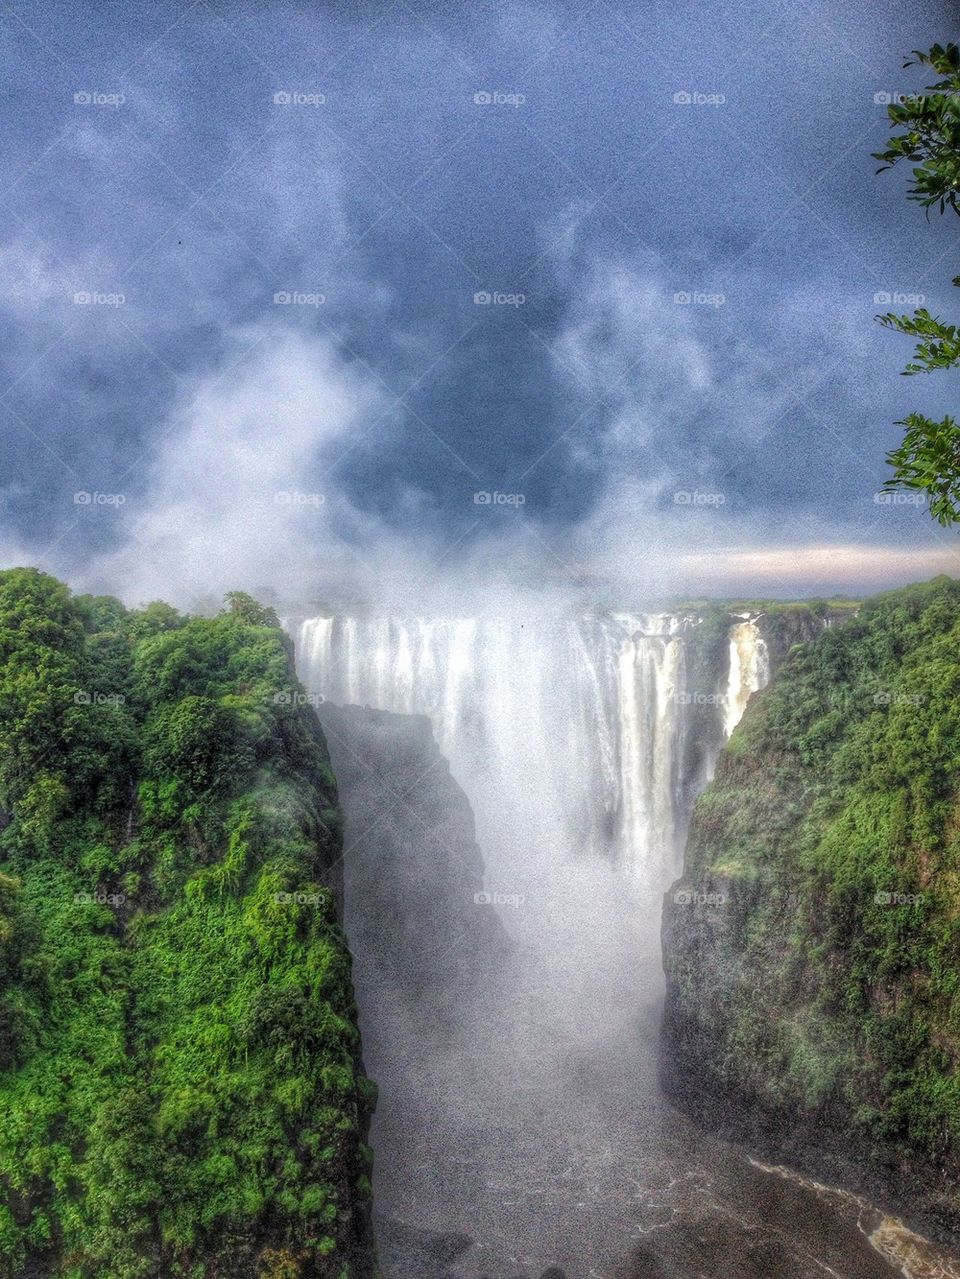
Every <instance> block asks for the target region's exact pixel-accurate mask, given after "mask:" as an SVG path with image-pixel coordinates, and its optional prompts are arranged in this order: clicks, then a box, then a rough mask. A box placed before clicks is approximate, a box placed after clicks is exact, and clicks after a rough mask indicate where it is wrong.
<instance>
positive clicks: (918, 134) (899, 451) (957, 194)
mask: <svg viewBox="0 0 960 1279" xmlns="http://www.w3.org/2000/svg"><path fill="white" fill-rule="evenodd" d="M904 66H907V67H911V66H922V67H929V68H930V69H931V71H933V72H934V73H935V74H936V75H938V76H939V77H940V79H938V80H937V81H936V82H935V83H933V84H931V85H929V86H928V87H927V88H926V90H925V91H924V92H923V93H920V94H916V95H913V96H911V97H909V98H903V99H901V100H900V101H898V102H895V103H893V104H892V105H891V106H890V107H889V108H888V111H887V113H888V115H889V117H890V121H891V125H892V127H893V129H894V133H893V136H892V137H891V138H890V142H889V145H888V146H887V148H886V150H884V151H877V152H874V159H876V160H880V161H881V167H880V169H879V170H878V172H879V173H882V172H883V171H884V170H885V169H891V168H893V166H894V165H896V164H899V163H900V161H902V160H906V161H907V162H908V163H910V164H912V165H914V166H915V167H914V169H913V185H912V186H911V188H910V190H909V192H908V195H909V198H910V199H911V200H916V201H917V202H918V203H919V204H921V205H922V206H923V207H924V208H925V209H926V210H927V213H928V215H929V211H930V209H932V208H935V207H936V208H939V211H940V213H941V214H942V213H945V212H946V211H947V209H952V210H953V212H954V213H955V214H957V215H960V48H958V46H957V45H955V44H948V45H947V46H946V47H944V46H942V45H939V44H935V45H934V46H933V48H931V49H930V50H928V51H927V52H926V53H923V52H921V51H920V50H915V51H914V54H913V57H912V58H908V59H907V60H906V62H905V63H904ZM897 130H899V132H897ZM953 283H954V284H955V285H960V276H956V277H955V278H954V280H953ZM878 318H879V320H880V323H881V324H882V325H883V326H884V327H885V328H888V329H894V330H896V332H898V333H906V334H909V335H910V336H911V337H913V338H916V339H917V346H916V349H915V352H914V358H913V359H912V360H911V361H910V363H909V364H908V365H907V367H906V368H905V369H904V370H903V372H904V374H905V375H906V376H908V377H909V376H912V375H913V374H916V373H932V372H933V371H934V370H935V369H951V368H955V367H956V366H957V365H960V329H958V328H957V327H956V326H955V325H952V324H944V323H942V322H941V321H940V320H939V319H938V318H936V317H935V316H933V315H931V314H930V312H929V311H927V310H926V309H924V308H921V309H919V310H917V311H915V312H914V313H913V315H894V314H893V313H889V314H887V315H882V316H879V317H878ZM897 425H898V426H903V427H905V428H906V429H905V432H904V437H903V443H902V444H901V445H900V447H899V448H896V449H894V450H893V451H892V452H890V453H888V454H887V461H888V462H889V464H890V465H891V466H892V467H893V476H892V477H891V479H889V480H888V481H887V483H886V484H885V485H884V487H885V488H887V489H892V488H909V489H917V490H919V491H921V492H923V493H925V494H926V496H927V499H928V501H929V504H930V514H931V515H932V516H933V518H934V519H935V520H937V521H938V522H939V523H940V524H945V525H946V524H956V523H960V425H958V424H957V422H956V420H955V419H954V418H953V417H950V416H949V415H948V416H947V417H944V418H943V419H942V420H941V421H939V422H937V421H934V420H933V419H932V418H928V417H925V416H924V415H923V414H922V413H910V414H908V416H907V417H906V418H904V419H903V420H902V421H900V422H898V423H897Z"/></svg>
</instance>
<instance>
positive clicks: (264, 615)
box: [223, 591, 280, 626]
mask: <svg viewBox="0 0 960 1279" xmlns="http://www.w3.org/2000/svg"><path fill="white" fill-rule="evenodd" d="M223 598H224V602H225V603H226V605H227V608H226V609H225V610H224V611H226V612H229V613H232V614H233V616H234V617H239V618H240V620H241V621H242V622H246V623H247V624H248V625H250V626H279V625H280V619H279V618H278V617H277V614H276V612H275V611H274V610H273V609H272V608H264V607H263V605H261V604H258V603H257V601H256V600H255V599H254V598H253V596H252V595H248V594H247V592H246V591H227V593H226V595H224V597H223Z"/></svg>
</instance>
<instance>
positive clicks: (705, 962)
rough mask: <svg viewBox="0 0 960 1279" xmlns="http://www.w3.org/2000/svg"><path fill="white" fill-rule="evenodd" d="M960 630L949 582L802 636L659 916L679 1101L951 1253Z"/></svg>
mask: <svg viewBox="0 0 960 1279" xmlns="http://www.w3.org/2000/svg"><path fill="white" fill-rule="evenodd" d="M788 630H789V628H787V630H786V631H785V630H784V629H783V628H782V627H781V630H780V632H779V634H780V637H781V638H782V640H783V643H784V644H786V643H787V640H788V639H790V638H791V636H790V635H789V634H788V633H787V631H788ZM773 638H774V639H775V638H776V636H774V637H773ZM958 642H960V583H957V582H954V581H951V580H950V579H947V578H938V579H936V580H934V581H933V582H930V583H928V584H926V585H924V586H920V587H912V588H909V589H907V590H904V591H899V592H893V593H891V594H889V595H885V596H880V597H877V598H876V599H874V600H871V601H868V602H867V603H866V604H865V605H864V606H863V608H862V610H861V611H860V613H859V615H858V616H857V617H856V618H855V619H854V620H852V621H849V622H848V623H847V624H846V625H845V626H843V627H841V628H838V629H826V630H825V631H824V633H822V634H821V635H820V637H819V638H818V639H816V640H815V641H814V642H813V643H810V644H806V645H803V646H802V647H800V648H799V649H793V650H792V651H791V652H790V653H789V655H788V656H787V657H786V660H785V662H784V664H783V667H782V669H781V671H780V673H779V676H778V677H777V678H776V679H775V680H774V681H773V683H772V684H771V686H770V687H769V688H767V689H766V690H765V691H763V692H762V693H759V694H756V695H755V696H754V697H753V698H752V699H751V702H750V705H749V706H748V708H747V711H746V714H745V716H744V718H743V720H742V722H741V724H740V726H739V727H738V728H737V729H736V731H735V732H734V734H733V737H732V738H731V740H730V742H729V744H728V746H727V748H726V749H725V751H724V752H723V753H722V754H721V756H720V759H719V763H718V766H717V769H716V774H715V778H714V780H713V782H712V784H711V785H710V786H709V787H708V788H707V790H706V791H705V792H704V794H703V795H702V796H701V798H700V799H699V801H698V803H697V805H696V808H695V811H694V817H693V821H692V825H691V829H690V836H689V840H688V844H687V850H686V856H685V864H684V871H683V875H682V877H681V879H680V880H679V881H678V882H677V883H676V884H675V885H674V886H673V887H672V889H671V890H670V891H669V892H668V894H667V897H666V902H665V910H664V919H663V946H664V962H665V968H666V974H667V999H666V1010H665V1024H664V1029H665V1034H664V1047H663V1074H664V1080H665V1083H666V1086H667V1088H668V1091H669V1092H670V1094H671V1096H672V1097H673V1098H674V1099H675V1100H677V1101H678V1102H679V1103H680V1104H681V1105H683V1106H684V1107H685V1108H687V1109H688V1110H690V1111H692V1112H693V1113H694V1114H695V1115H696V1116H697V1117H698V1118H699V1120H700V1122H701V1123H703V1124H704V1125H708V1126H709V1127H710V1128H711V1130H712V1131H715V1132H716V1131H719V1132H721V1133H722V1134H723V1135H725V1136H728V1137H739V1138H744V1139H746V1140H747V1141H749V1142H750V1143H752V1144H753V1145H754V1146H755V1147H756V1148H758V1149H759V1150H761V1151H763V1152H764V1153H765V1154H768V1155H776V1156H777V1157H778V1158H779V1159H782V1160H784V1161H786V1162H790V1163H792V1164H793V1165H794V1166H797V1167H799V1168H801V1169H804V1170H806V1171H810V1172H812V1173H814V1174H815V1175H820V1176H822V1177H824V1179H827V1178H829V1179H830V1180H832V1181H834V1182H837V1183H839V1184H845V1185H848V1186H849V1187H851V1188H852V1189H856V1190H861V1191H864V1192H866V1193H868V1194H870V1195H872V1196H873V1197H874V1198H875V1199H877V1200H878V1201H879V1202H881V1203H887V1204H889V1205H891V1206H893V1207H895V1208H896V1209H897V1210H898V1211H899V1213H900V1215H902V1216H904V1217H905V1218H906V1219H907V1220H908V1221H910V1222H911V1223H913V1224H915V1225H916V1226H917V1227H918V1228H919V1229H921V1230H922V1231H923V1232H924V1233H928V1234H933V1235H934V1236H936V1237H938V1238H940V1239H942V1240H944V1241H946V1242H950V1243H953V1244H954V1245H955V1244H956V1243H957V1242H958V1239H960V1077H958V1070H957V1066H958V1060H960V985H958V977H957V971H958V967H960V962H958V961H960V923H958V918H960V802H958V779H960V661H958V652H960V648H958Z"/></svg>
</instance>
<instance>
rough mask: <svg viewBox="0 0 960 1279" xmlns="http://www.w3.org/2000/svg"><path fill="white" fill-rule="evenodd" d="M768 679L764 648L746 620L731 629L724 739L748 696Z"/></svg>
mask: <svg viewBox="0 0 960 1279" xmlns="http://www.w3.org/2000/svg"><path fill="white" fill-rule="evenodd" d="M769 678H770V660H769V656H768V654H767V646H766V644H765V643H764V640H763V636H762V635H761V634H760V631H759V629H758V627H757V624H756V622H754V621H752V620H751V619H749V618H747V619H746V620H744V621H742V622H739V623H737V624H736V625H734V626H732V627H731V628H730V673H729V678H728V681H727V696H726V714H725V716H724V731H725V734H726V736H727V737H729V736H730V734H731V733H732V732H733V730H734V729H735V728H736V726H737V724H739V722H740V719H741V717H742V715H743V712H744V711H745V710H746V708H747V701H748V700H749V698H750V694H751V693H754V692H756V690H757V689H758V688H763V687H764V686H765V685H766V683H767V681H768V680H769Z"/></svg>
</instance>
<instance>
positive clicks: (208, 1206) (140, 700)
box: [0, 570, 372, 1279]
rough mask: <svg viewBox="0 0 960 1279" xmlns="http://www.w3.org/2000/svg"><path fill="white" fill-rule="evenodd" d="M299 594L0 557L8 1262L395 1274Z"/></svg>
mask: <svg viewBox="0 0 960 1279" xmlns="http://www.w3.org/2000/svg"><path fill="white" fill-rule="evenodd" d="M298 690H299V685H297V683H296V680H295V679H294V677H293V676H292V674H291V671H290V666H289V659H288V655H287V653H286V651H285V648H284V642H283V636H282V634H281V632H280V631H279V630H278V629H277V627H276V625H275V618H273V617H272V615H270V614H269V613H268V612H265V611H263V610H261V609H260V608H259V606H258V605H256V603H255V602H254V601H252V600H250V599H249V598H248V597H245V596H234V597H231V599H230V609H229V611H227V612H225V613H223V614H221V615H220V616H219V617H216V618H213V619H192V620H191V619H189V618H185V617H180V616H179V615H178V614H177V613H176V612H175V611H174V610H172V609H170V608H169V607H168V606H166V605H163V604H151V605H149V606H148V607H147V608H145V609H142V610H140V611H137V612H127V611H126V610H125V609H124V608H123V606H122V605H120V604H119V602H117V601H116V600H110V599H93V598H89V597H78V598H72V597H71V596H70V594H69V592H68V591H67V589H66V588H65V587H64V586H62V585H61V584H60V583H58V582H56V581H54V580H53V579H52V578H49V577H47V576H45V575H43V574H41V573H38V572H36V571H34V570H13V571H10V572H6V573H0V809H2V810H3V814H4V821H7V823H8V824H7V825H6V828H5V829H4V831H3V833H2V835H0V1274H2V1275H3V1276H5V1279H14V1277H15V1276H19V1275H21V1274H23V1273H24V1271H25V1270H26V1269H27V1268H28V1267H31V1270H30V1272H31V1273H36V1274H38V1275H41V1274H43V1275H50V1276H52V1275H58V1276H64V1277H65V1279H92V1277H93V1276H97V1277H98V1279H134V1277H141V1276H143V1277H146V1276H150V1277H154V1276H164V1277H166V1276H181V1277H183V1279H188V1277H189V1279H213V1277H214V1276H216V1277H218V1279H219V1277H220V1276H239V1277H240V1279H246V1277H248V1276H249V1277H250V1279H253V1277H254V1276H258V1277H260V1279H300V1277H301V1276H302V1277H304V1279H306V1277H307V1276H310V1277H311V1279H348V1277H349V1279H355V1277H357V1279H358V1277H359V1276H361V1275H369V1274H370V1273H371V1258H370V1250H369V1240H368V1218H367V1211H368V1197H369V1184H368V1180H367V1174H368V1171H369V1169H368V1152H367V1151H366V1149H365V1147H364V1145H363V1139H364V1136H365V1132H366V1126H367V1119H368V1115H369V1109H370V1105H371V1102H372V1090H371V1085H370V1084H369V1083H368V1082H367V1081H366V1080H365V1079H364V1077H363V1074H362V1070H361V1067H360V1061H359V1041H358V1033H357V1030H356V1019H355V1009H354V1004H353V995H352V987H351V979H350V964H349V955H348V952H347V950H346V946H345V943H344V939H343V936H342V933H341V930H340V927H339V923H338V912H337V907H336V901H335V889H336V886H337V864H338V859H339V856H340V848H341V835H340V827H339V813H338V809H337V806H336V793H335V787H334V784H333V778H332V775H331V773H330V769H329V764H328V760H327V754H326V749H325V745H324V742H323V738H322V734H321V733H320V729H319V725H318V724H317V722H316V719H315V717H314V715H313V712H312V711H311V710H308V709H306V708H305V707H304V706H303V705H301V704H299V702H300V699H298V697H297V696H296V694H297V692H298Z"/></svg>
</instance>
